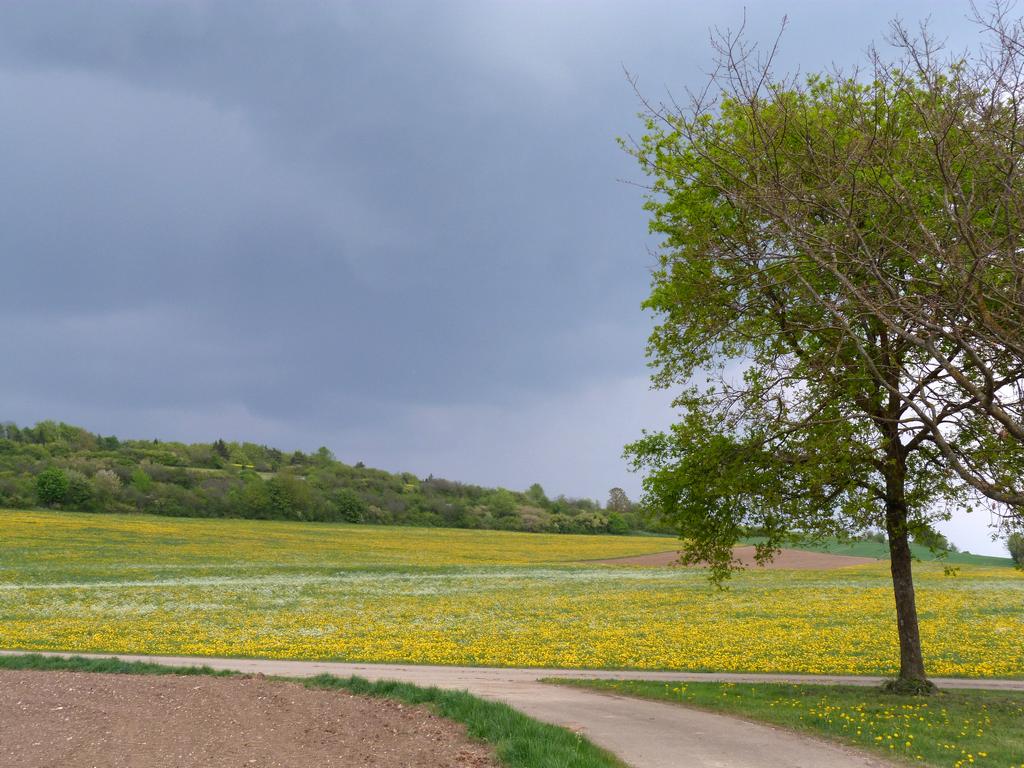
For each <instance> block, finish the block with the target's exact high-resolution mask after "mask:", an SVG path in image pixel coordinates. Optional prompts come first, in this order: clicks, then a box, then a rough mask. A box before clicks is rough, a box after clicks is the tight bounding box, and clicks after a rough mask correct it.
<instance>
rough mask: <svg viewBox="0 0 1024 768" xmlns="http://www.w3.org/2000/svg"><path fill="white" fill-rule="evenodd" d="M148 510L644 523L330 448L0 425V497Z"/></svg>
mask: <svg viewBox="0 0 1024 768" xmlns="http://www.w3.org/2000/svg"><path fill="white" fill-rule="evenodd" d="M5 506H6V507H16V508H31V507H51V508H57V509H70V510H78V511H83V512H121V513H132V512H135V513H138V512H145V513H149V514H156V515H168V516H174V517H239V518H250V519H280V520H308V521H343V522H353V523H379V524H392V525H417V526H444V527H452V528H489V529H497V530H516V531H550V532H555V533H619V534H622V533H628V532H629V531H630V530H633V529H635V528H637V527H638V524H639V521H638V518H637V515H636V514H635V512H634V510H633V508H632V505H630V504H629V502H628V500H626V499H625V498H624V496H620V497H619V498H618V499H617V506H618V508H617V509H604V508H602V507H601V505H600V504H599V503H597V502H595V501H592V500H590V499H572V498H566V497H564V496H559V497H557V498H554V499H549V498H548V497H547V495H546V494H545V492H544V490H543V489H542V488H541V487H540V485H533V486H531V487H530V489H529V490H527V491H525V492H516V491H510V490H506V489H504V488H484V487H481V486H477V485H470V484H466V483H460V482H456V481H452V480H443V479H441V478H436V477H427V478H425V479H424V478H419V477H416V476H415V475H413V474H411V473H408V472H403V473H397V474H396V473H391V472H386V471H384V470H380V469H371V468H369V467H366V466H364V465H363V464H362V462H359V463H356V464H354V465H350V464H346V463H344V462H341V461H338V460H337V459H336V458H335V457H334V456H333V455H332V454H331V452H330V451H329V450H328V449H327V448H320V449H319V450H318V451H316V452H315V453H309V454H307V453H303V452H302V451H292V452H288V451H280V450H277V449H276V448H268V447H267V446H264V445H257V444H255V443H238V442H225V441H223V440H217V441H216V442H213V443H191V444H185V443H176V442H161V441H159V440H120V439H118V438H116V437H103V436H101V435H96V434H93V433H91V432H89V431H88V430H85V429H83V428H81V427H76V426H73V425H70V424H64V423H57V422H53V421H44V422H40V423H38V424H36V425H35V426H34V427H21V428H19V427H18V426H16V425H14V424H11V423H5V424H0V507H5Z"/></svg>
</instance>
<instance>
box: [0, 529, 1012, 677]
mask: <svg viewBox="0 0 1024 768" xmlns="http://www.w3.org/2000/svg"><path fill="white" fill-rule="evenodd" d="M0 541H2V542H3V547H2V549H0V647H4V648H18V649H26V650H73V651H98V652H104V651H107V652H137V653H168V654H188V655H199V656H202V655H211V656H262V657H276V658H302V659H344V660H360V661H380V662H383V661H405V662H415V663H438V664H478V665H498V666H538V667H544V666H547V667H594V668H598V667H613V668H638V669H684V670H734V671H790V672H836V673H851V674H868V673H877V674H890V673H892V672H893V671H894V667H893V662H894V660H895V659H896V658H897V651H896V645H895V628H894V620H893V609H892V595H891V585H890V583H889V574H888V570H887V568H888V564H887V563H885V562H881V563H877V564H870V565H866V566H858V567H856V568H850V569H843V570H839V571H830V572H811V571H803V572H782V571H762V572H751V573H746V574H742V575H740V576H738V577H737V578H736V579H735V580H734V582H733V583H732V585H731V587H730V589H729V590H728V591H726V592H719V591H717V590H715V589H714V588H712V587H710V586H709V585H708V584H707V582H706V580H705V578H704V575H703V574H702V572H700V571H698V570H689V569H670V568H662V569H647V568H624V567H616V566H604V565H596V564H593V563H585V562H580V561H585V560H593V559H596V558H602V557H617V556H625V555H636V554H644V553H647V552H656V551H664V550H665V549H666V540H664V539H656V538H644V537H612V536H560V535H542V534H515V533H502V532H496V531H456V530H442V529H414V528H384V527H372V526H350V525H326V524H302V523H283V522H257V521H243V520H197V519H171V518H152V517H118V516H100V515H87V514H72V513H47V512H19V511H3V512H0ZM917 574H918V597H919V605H920V610H921V619H922V636H923V642H924V647H925V653H926V657H927V659H928V661H929V671H930V673H931V674H933V675H963V676H979V677H993V676H1007V677H1019V676H1024V643H1022V642H1021V637H1022V633H1024V611H1022V606H1024V573H1021V572H1019V571H1015V570H1012V569H1008V568H994V567H977V566H968V565H965V566H962V567H961V570H960V572H959V573H958V574H957V575H955V576H947V575H945V574H944V572H943V568H942V566H941V565H940V564H932V563H921V564H919V565H918V566H917Z"/></svg>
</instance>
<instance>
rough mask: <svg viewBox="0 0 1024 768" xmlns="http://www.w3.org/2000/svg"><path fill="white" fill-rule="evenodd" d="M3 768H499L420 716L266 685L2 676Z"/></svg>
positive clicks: (377, 702)
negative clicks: (57, 766)
mask: <svg viewBox="0 0 1024 768" xmlns="http://www.w3.org/2000/svg"><path fill="white" fill-rule="evenodd" d="M0 733H2V734H3V738H2V739H0V766H11V767H12V768H13V767H14V766H17V768H44V767H47V768H48V767H49V766H56V765H59V766H67V768H237V767H238V766H245V767H246V768H275V767H278V766H280V767H283V766H322V767H323V768H332V767H333V768H343V767H345V766H353V765H358V766H366V767H367V768H397V767H398V766H402V767H403V768H404V767H405V766H408V767H409V768H469V767H470V766H472V767H473V768H497V762H496V760H495V759H494V758H493V756H492V754H491V751H490V749H488V748H487V747H486V746H485V745H483V744H480V743H477V742H472V741H470V739H469V737H468V736H467V735H466V733H465V729H464V728H463V727H462V726H460V725H457V724H455V723H453V722H451V721H449V720H445V719H443V718H441V717H438V716H437V715H434V714H432V713H431V712H429V711H428V710H426V709H425V708H423V707H410V706H407V705H406V706H403V705H402V704H400V703H399V702H397V701H391V700H389V699H371V698H368V697H362V696H353V695H351V694H348V693H345V692H343V691H325V690H310V689H307V688H305V687H303V686H301V685H299V684H297V683H289V682H280V681H273V680H266V679H262V678H241V677H228V678H223V677H220V678H215V677H176V676H171V675H167V676H163V675H162V676H159V677H155V676H145V675H138V676H135V675H107V674H90V673H84V672H56V671H54V672H44V671H15V670H2V669H0Z"/></svg>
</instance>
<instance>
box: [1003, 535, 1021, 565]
mask: <svg viewBox="0 0 1024 768" xmlns="http://www.w3.org/2000/svg"><path fill="white" fill-rule="evenodd" d="M1006 548H1007V549H1008V550H1010V557H1012V558H1013V562H1014V563H1016V564H1017V567H1018V568H1024V533H1011V534H1010V535H1009V536H1008V537H1007V539H1006Z"/></svg>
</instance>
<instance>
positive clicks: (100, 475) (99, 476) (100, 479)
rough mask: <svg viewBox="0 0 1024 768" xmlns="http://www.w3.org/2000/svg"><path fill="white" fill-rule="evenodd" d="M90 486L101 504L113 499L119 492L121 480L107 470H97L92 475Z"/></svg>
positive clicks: (114, 473)
mask: <svg viewBox="0 0 1024 768" xmlns="http://www.w3.org/2000/svg"><path fill="white" fill-rule="evenodd" d="M92 484H93V488H95V490H96V495H97V496H98V497H99V499H100V501H101V502H104V501H109V500H110V499H113V498H115V497H116V496H117V494H118V492H119V491H120V490H121V478H120V477H118V476H117V473H116V472H112V471H111V470H109V469H100V470H97V472H96V474H95V475H93V478H92Z"/></svg>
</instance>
